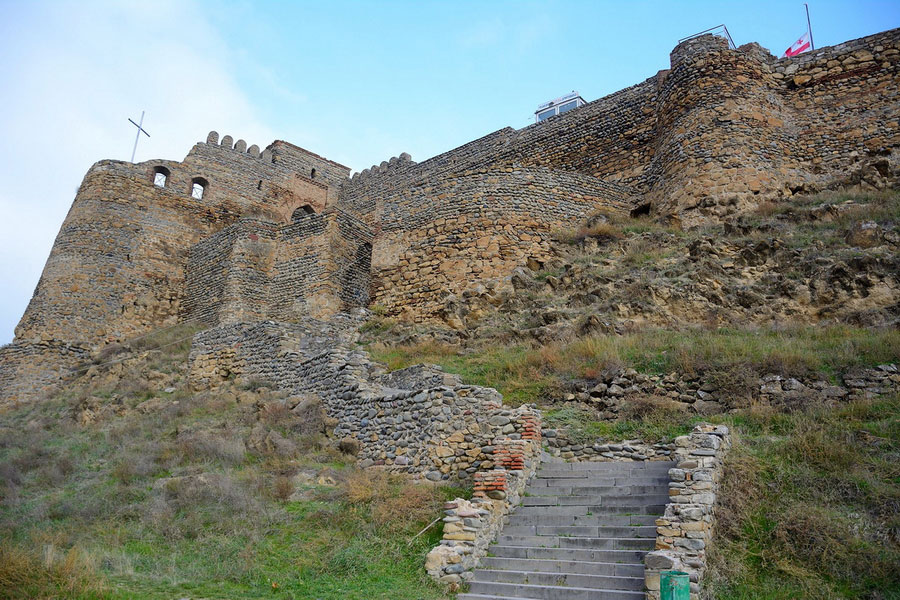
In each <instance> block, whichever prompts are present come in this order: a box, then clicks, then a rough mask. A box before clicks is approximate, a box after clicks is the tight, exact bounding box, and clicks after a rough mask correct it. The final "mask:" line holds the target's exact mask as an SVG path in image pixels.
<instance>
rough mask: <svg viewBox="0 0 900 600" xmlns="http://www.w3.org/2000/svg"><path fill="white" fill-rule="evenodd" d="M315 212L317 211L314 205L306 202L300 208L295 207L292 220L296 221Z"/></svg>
mask: <svg viewBox="0 0 900 600" xmlns="http://www.w3.org/2000/svg"><path fill="white" fill-rule="evenodd" d="M315 213H316V211H314V210H313V208H312V206H310V205H309V204H304V205H303V206H301V207H300V208H297V209H295V210H294V212H293V213H291V221H293V222H294V223H296V222H297V221H299V220H300V219H302V218H303V217H305V216H306V215H313V214H315Z"/></svg>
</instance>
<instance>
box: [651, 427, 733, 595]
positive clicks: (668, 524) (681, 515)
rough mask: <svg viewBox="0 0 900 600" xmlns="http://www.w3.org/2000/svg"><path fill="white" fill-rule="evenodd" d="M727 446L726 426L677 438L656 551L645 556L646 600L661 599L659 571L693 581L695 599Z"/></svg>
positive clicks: (711, 531) (658, 528) (728, 443)
mask: <svg viewBox="0 0 900 600" xmlns="http://www.w3.org/2000/svg"><path fill="white" fill-rule="evenodd" d="M730 447H731V437H730V434H729V431H728V428H727V427H725V426H724V425H708V424H700V425H697V426H696V427H694V430H693V431H692V432H691V434H690V435H686V436H681V437H678V438H676V439H675V457H676V459H677V460H678V464H677V465H676V466H675V468H673V469H669V478H670V480H671V481H670V483H669V497H670V502H669V503H668V504H667V505H666V512H665V514H664V515H663V516H662V518H660V519H657V521H656V550H655V551H653V552H651V553H649V554H647V556H645V557H644V565H645V567H646V572H645V582H646V588H647V598H648V600H659V598H660V593H659V587H660V586H659V577H660V573H661V572H662V571H670V570H677V571H684V572H686V573H688V575H689V577H690V581H691V598H699V597H700V596H699V594H700V581H701V580H702V577H703V572H704V570H705V568H706V550H707V548H708V547H709V545H710V543H711V542H712V538H713V533H714V529H715V514H714V509H715V504H716V494H717V493H718V489H719V481H720V480H721V478H722V474H723V462H724V460H725V456H726V454H727V453H728V450H729V448H730Z"/></svg>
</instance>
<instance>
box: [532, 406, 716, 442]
mask: <svg viewBox="0 0 900 600" xmlns="http://www.w3.org/2000/svg"><path fill="white" fill-rule="evenodd" d="M701 420H703V419H702V418H701V417H699V416H697V415H691V414H689V413H686V412H681V411H672V410H663V409H656V410H648V411H646V412H645V413H644V414H641V415H640V416H637V415H634V416H630V417H629V418H624V419H621V420H618V421H598V420H596V418H595V417H594V416H593V415H592V414H591V413H590V412H589V411H587V410H583V409H578V408H575V407H569V406H567V407H563V408H551V409H549V410H546V411H544V418H543V424H544V426H545V427H550V428H565V429H566V437H567V438H568V439H570V440H572V441H573V442H577V443H594V442H600V443H604V442H617V441H621V440H630V439H640V440H643V441H645V442H663V441H671V440H673V439H675V438H676V437H678V436H680V435H687V434H688V433H690V431H691V428H692V427H693V425H694V424H695V423H697V422H699V421H701Z"/></svg>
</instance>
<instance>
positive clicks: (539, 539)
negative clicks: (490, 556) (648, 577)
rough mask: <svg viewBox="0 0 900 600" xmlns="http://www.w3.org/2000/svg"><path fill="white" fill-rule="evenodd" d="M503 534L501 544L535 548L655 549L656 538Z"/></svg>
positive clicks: (500, 539)
mask: <svg viewBox="0 0 900 600" xmlns="http://www.w3.org/2000/svg"><path fill="white" fill-rule="evenodd" d="M503 533H504V535H501V536H500V537H499V538H497V544H499V545H501V546H531V547H534V548H590V549H595V550H648V551H649V550H653V548H654V546H655V545H656V538H626V537H621V538H616V537H566V536H553V535H505V533H506V532H505V531H504V532H503Z"/></svg>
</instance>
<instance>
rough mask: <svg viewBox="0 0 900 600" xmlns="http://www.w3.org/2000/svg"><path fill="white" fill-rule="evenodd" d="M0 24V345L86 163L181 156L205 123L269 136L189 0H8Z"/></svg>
mask: <svg viewBox="0 0 900 600" xmlns="http://www.w3.org/2000/svg"><path fill="white" fill-rule="evenodd" d="M4 10H5V11H10V12H12V13H14V14H12V15H11V18H9V19H8V20H7V21H6V24H5V25H0V56H3V57H4V59H3V61H0V106H3V111H2V113H0V140H2V144H0V181H2V182H3V185H2V186H0V211H2V213H0V214H2V215H3V216H4V218H3V219H2V220H0V240H2V241H0V281H2V282H3V283H4V286H3V294H0V343H4V342H7V341H9V340H11V338H12V332H13V328H14V327H15V324H16V323H17V322H18V320H19V318H20V317H21V315H22V312H23V311H24V309H25V306H26V304H27V302H28V300H29V298H30V297H31V293H32V291H33V289H34V286H35V284H36V283H37V280H38V277H39V276H40V272H41V269H42V268H43V264H44V261H45V260H46V257H47V255H48V254H49V252H50V248H51V246H52V244H53V239H54V238H55V236H56V233H57V231H58V230H59V226H60V224H61V223H62V221H63V219H64V218H65V215H66V212H67V211H68V208H69V206H70V204H71V202H72V200H73V198H74V195H75V191H76V189H77V188H78V185H79V184H80V182H81V179H82V177H83V176H84V173H85V171H86V170H87V169H88V168H89V167H90V165H91V164H93V163H94V162H95V161H97V160H100V159H105V158H115V159H122V160H128V159H129V158H130V156H131V147H132V144H133V143H134V132H135V130H134V127H133V126H132V125H131V124H129V123H128V121H127V120H126V119H127V118H128V117H132V118H134V119H135V120H137V119H138V118H139V117H140V113H141V110H142V109H144V110H146V111H147V116H146V118H145V122H144V125H145V128H146V129H147V130H148V131H149V132H150V135H151V137H150V138H149V139H147V138H146V137H143V136H142V139H141V141H140V145H139V146H138V151H137V158H136V160H137V161H142V160H147V159H151V158H169V159H176V160H180V159H181V158H183V156H184V155H185V154H186V153H187V151H188V150H189V149H190V148H191V146H193V144H194V143H196V142H197V141H201V140H205V139H206V133H207V132H208V131H209V130H210V129H216V130H217V131H219V133H220V134H222V135H224V134H226V133H227V134H231V135H233V136H234V137H235V139H237V138H243V139H245V140H247V143H248V144H254V143H255V144H259V145H260V146H265V145H266V144H268V143H269V142H271V141H272V140H273V139H275V135H274V133H273V130H272V129H271V128H270V127H268V126H267V124H265V123H263V122H262V121H261V120H260V118H259V117H258V116H256V114H255V113H254V109H253V104H252V102H251V98H249V96H248V94H247V93H245V92H244V91H243V90H242V89H241V88H240V86H239V84H238V82H237V79H236V77H235V75H234V73H233V70H232V68H231V65H232V64H233V63H232V56H231V52H230V49H229V46H228V44H227V41H226V40H223V39H222V38H221V37H220V35H219V34H218V33H217V32H216V30H215V29H214V28H213V27H212V26H211V24H210V23H209V22H208V21H207V20H206V19H205V18H204V17H203V15H202V12H201V11H199V10H198V9H197V8H196V6H195V5H194V4H192V3H188V2H176V1H168V2H167V1H162V2H160V1H155V2H152V3H144V2H138V3H118V2H117V3H108V4H85V3H78V4H75V3H71V4H70V3H59V4H49V5H41V6H29V5H27V4H25V3H23V4H22V5H19V6H15V5H7V7H6V8H5V9H4Z"/></svg>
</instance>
